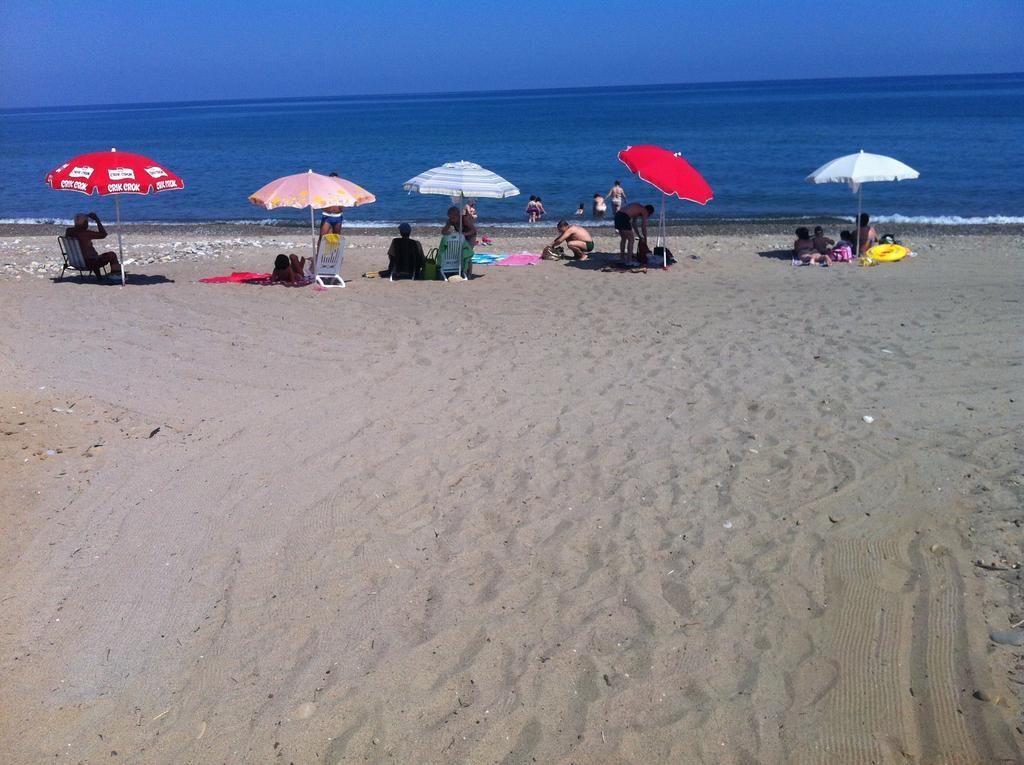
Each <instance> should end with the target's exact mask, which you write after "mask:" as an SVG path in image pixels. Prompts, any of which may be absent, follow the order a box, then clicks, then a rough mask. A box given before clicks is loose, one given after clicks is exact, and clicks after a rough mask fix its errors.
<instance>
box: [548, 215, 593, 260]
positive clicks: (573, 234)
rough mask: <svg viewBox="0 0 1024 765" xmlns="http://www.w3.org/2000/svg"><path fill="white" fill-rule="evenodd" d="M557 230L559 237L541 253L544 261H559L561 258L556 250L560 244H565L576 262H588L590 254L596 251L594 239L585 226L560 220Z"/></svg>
mask: <svg viewBox="0 0 1024 765" xmlns="http://www.w3.org/2000/svg"><path fill="white" fill-rule="evenodd" d="M557 228H558V236H556V237H555V240H554V241H553V242H552V243H551V244H549V245H548V246H547V247H545V248H544V252H542V253H541V257H542V258H543V259H544V260H557V259H558V258H559V257H560V256H559V253H558V252H557V251H556V249H555V248H556V247H558V246H559V245H560V244H565V246H566V247H568V248H569V250H570V251H571V252H572V255H573V257H574V258H575V259H576V260H586V259H587V258H588V257H589V256H588V253H591V252H593V251H594V237H592V236H591V235H590V232H589V231H587V230H586V229H585V228H583V226H580V225H577V224H575V223H573V224H572V225H570V224H569V222H568V221H564V220H560V221H558V226H557Z"/></svg>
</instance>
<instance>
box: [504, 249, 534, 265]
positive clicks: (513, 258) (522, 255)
mask: <svg viewBox="0 0 1024 765" xmlns="http://www.w3.org/2000/svg"><path fill="white" fill-rule="evenodd" d="M538 260H540V255H534V254H533V253H532V252H516V253H513V254H512V255H509V256H508V257H507V258H502V259H501V260H499V261H497V262H496V263H495V264H494V265H496V266H532V265H533V264H535V263H536V262H537V261H538Z"/></svg>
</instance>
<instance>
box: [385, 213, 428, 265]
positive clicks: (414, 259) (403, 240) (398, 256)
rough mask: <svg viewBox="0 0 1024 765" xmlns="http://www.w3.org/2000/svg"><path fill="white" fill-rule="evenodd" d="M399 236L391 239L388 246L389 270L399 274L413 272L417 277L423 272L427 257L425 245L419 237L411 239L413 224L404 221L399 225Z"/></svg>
mask: <svg viewBox="0 0 1024 765" xmlns="http://www.w3.org/2000/svg"><path fill="white" fill-rule="evenodd" d="M398 233H399V235H400V236H398V237H397V238H395V239H392V240H391V246H390V247H388V272H389V273H390V274H392V275H395V276H397V275H398V274H412V277H413V278H414V279H415V278H417V277H421V276H422V274H423V263H424V262H425V260H426V258H425V257H424V255H423V245H422V244H420V243H419V240H417V239H410V238H409V236H410V234H412V226H410V225H409V224H408V223H402V224H401V225H399V227H398Z"/></svg>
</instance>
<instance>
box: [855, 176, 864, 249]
mask: <svg viewBox="0 0 1024 765" xmlns="http://www.w3.org/2000/svg"><path fill="white" fill-rule="evenodd" d="M863 194H864V186H863V184H862V185H860V186H858V187H857V219H856V220H855V221H854V222H853V225H854V226H856V227H857V257H860V210H861V203H862V202H863V201H864V198H863Z"/></svg>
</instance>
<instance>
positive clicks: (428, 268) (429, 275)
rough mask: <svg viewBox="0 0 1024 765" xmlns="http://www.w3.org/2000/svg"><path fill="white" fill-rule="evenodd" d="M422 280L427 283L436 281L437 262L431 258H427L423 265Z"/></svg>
mask: <svg viewBox="0 0 1024 765" xmlns="http://www.w3.org/2000/svg"><path fill="white" fill-rule="evenodd" d="M423 278H424V280H426V281H428V282H433V281H436V280H437V261H436V260H434V259H433V258H428V259H427V260H426V261H424V263H423Z"/></svg>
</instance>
